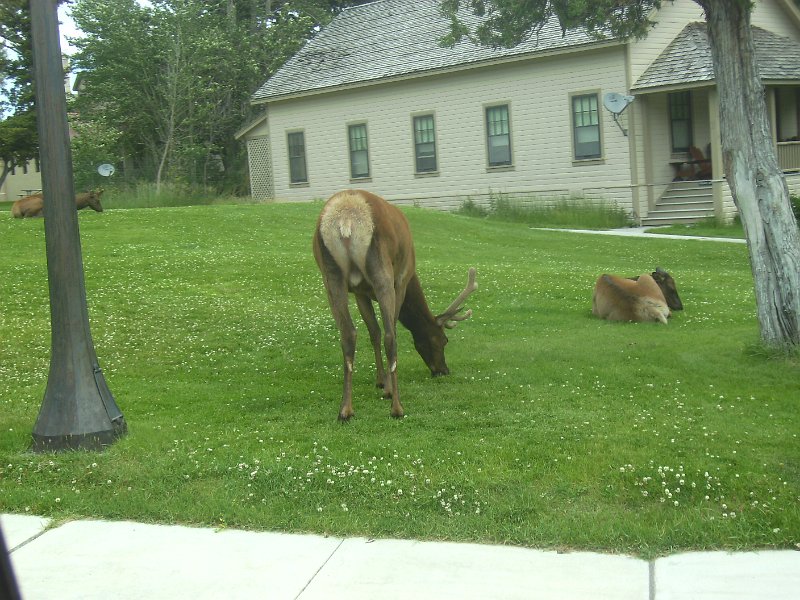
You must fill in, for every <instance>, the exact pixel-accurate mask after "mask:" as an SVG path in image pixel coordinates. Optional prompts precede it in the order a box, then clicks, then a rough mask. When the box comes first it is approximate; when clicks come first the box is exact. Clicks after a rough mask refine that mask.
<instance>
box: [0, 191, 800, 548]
mask: <svg viewBox="0 0 800 600" xmlns="http://www.w3.org/2000/svg"><path fill="white" fill-rule="evenodd" d="M320 208H321V204H320V203H309V204H300V205H297V204H292V205H290V204H284V205H249V206H244V205H241V206H203V207H182V208H152V209H139V210H107V211H106V212H104V213H102V214H97V213H92V212H89V211H82V212H81V213H79V214H80V219H79V222H80V228H81V237H82V243H83V258H84V263H85V272H86V289H87V296H88V303H89V313H90V320H91V325H92V334H93V338H94V342H95V346H96V350H97V354H98V357H99V359H100V363H101V366H102V367H103V369H104V372H105V375H106V378H107V380H108V382H109V386H110V388H111V390H112V392H113V393H114V394H115V396H116V398H117V402H118V404H119V406H120V408H121V409H122V411H123V413H124V414H125V417H126V420H127V422H128V425H129V431H130V432H129V435H128V436H127V437H125V438H123V439H121V440H120V441H118V442H117V443H116V444H114V445H113V446H111V447H110V448H108V449H107V450H106V451H104V452H100V453H89V452H72V453H64V454H45V455H39V454H32V453H31V452H30V451H29V447H30V434H31V431H32V428H33V425H34V423H35V420H36V415H37V412H38V409H39V407H40V405H41V401H42V398H43V395H44V390H45V385H46V382H47V370H48V362H49V346H50V337H49V335H50V334H49V308H48V291H47V272H46V265H45V243H44V231H43V222H42V221H41V220H14V219H11V217H10V215H6V218H0V239H2V241H3V248H4V250H3V252H2V254H0V298H2V302H3V306H2V311H0V356H2V360H1V361H0V432H1V435H0V510H2V511H3V512H18V513H30V514H38V515H47V516H50V517H54V518H55V519H69V518H73V517H84V518H95V517H96V518H105V519H132V520H140V521H146V522H157V523H183V524H192V525H204V526H217V527H236V528H248V529H257V530H281V531H296V532H316V533H320V534H331V535H336V536H346V535H360V536H367V537H400V538H421V539H443V540H458V541H470V542H483V543H503V544H517V545H523V546H534V547H540V548H556V549H588V550H600V551H604V552H625V553H632V554H635V555H639V556H655V555H662V554H665V553H669V552H674V551H679V550H688V549H723V548H724V549H753V548H795V547H796V546H797V544H798V543H800V444H799V443H798V442H799V440H798V434H799V433H800V411H799V410H798V407H799V406H800V366H798V362H797V359H796V358H789V359H787V358H774V357H769V356H766V355H764V354H763V353H761V352H759V351H758V348H759V346H758V328H757V323H756V318H755V307H754V299H753V286H752V277H751V274H750V269H749V265H748V259H747V254H746V248H745V247H744V246H743V245H739V244H725V243H714V242H702V241H696V240H672V239H664V240H660V239H631V238H616V237H612V236H592V235H580V234H572V233H566V232H554V231H552V232H551V231H539V230H533V229H531V228H530V227H529V226H527V225H525V224H515V223H504V222H498V221H491V220H490V221H487V220H481V219H473V218H469V217H463V216H457V215H452V214H443V213H439V212H435V211H427V210H423V209H411V208H409V209H405V210H406V214H407V215H408V217H409V220H410V222H411V226H412V230H413V232H414V236H415V240H416V250H417V257H418V272H419V274H420V278H421V281H422V283H423V286H424V287H425V290H426V292H427V295H428V300H429V302H430V304H431V306H432V308H433V310H434V311H437V310H443V308H444V307H445V306H446V305H447V304H449V302H450V301H451V300H452V299H453V298H454V297H455V295H456V294H457V293H458V292H459V291H460V290H461V289H462V288H463V286H464V284H465V283H466V275H467V269H468V268H469V267H470V266H475V267H477V270H478V281H479V284H480V289H479V290H478V291H477V292H475V293H474V294H473V295H472V297H471V298H470V299H469V302H468V306H469V307H471V308H472V309H473V310H474V315H473V317H472V318H471V319H470V320H468V321H465V322H463V323H461V324H459V326H458V327H457V328H456V329H453V330H452V331H451V332H450V333H449V336H450V344H449V345H448V347H447V361H448V364H449V366H450V370H451V375H450V376H449V377H445V378H438V379H431V378H430V376H429V372H428V370H427V368H426V367H425V365H424V364H423V362H422V360H421V359H420V358H419V356H418V355H417V354H416V353H415V351H414V349H413V344H412V342H411V339H410V335H409V334H408V333H407V332H406V331H405V330H402V329H401V333H400V338H399V352H400V357H399V380H400V390H401V393H402V400H403V404H404V406H405V409H406V413H407V416H406V418H405V419H402V420H399V421H398V420H394V419H391V418H390V417H389V402H388V401H387V400H384V399H382V398H381V397H380V394H379V393H378V391H377V390H376V389H375V387H374V367H373V362H374V361H373V357H372V352H371V349H370V348H369V341H368V337H367V333H366V328H365V327H364V326H363V324H361V323H360V321H357V322H358V323H359V332H360V333H359V335H360V337H359V345H358V352H357V361H356V363H357V364H356V372H355V378H354V406H355V411H356V417H355V418H354V419H353V421H352V422H351V423H350V424H348V425H341V424H339V423H338V422H337V420H336V415H337V412H338V406H339V401H340V397H341V362H342V361H341V354H340V349H339V340H338V332H337V331H336V329H335V327H334V324H333V320H332V318H331V316H330V312H329V309H328V306H327V302H326V299H325V294H324V290H323V286H322V281H321V278H320V276H319V273H318V272H317V268H316V265H315V264H314V260H313V258H312V255H311V234H312V231H313V229H314V225H315V221H316V218H317V215H318V213H319V210H320ZM656 266H661V267H663V268H665V269H667V270H669V271H670V272H671V273H673V275H674V276H675V279H676V281H677V284H678V289H679V291H680V293H681V296H682V299H683V302H684V305H685V307H686V309H685V310H684V311H683V312H680V313H677V314H675V315H674V316H673V318H672V319H671V322H670V324H669V325H667V326H663V325H657V324H624V323H609V322H605V321H600V320H597V319H595V318H593V317H592V316H591V314H590V307H591V295H592V288H593V285H594V281H595V279H596V278H597V276H598V274H600V273H602V272H613V273H619V274H624V275H636V274H639V273H642V272H647V271H651V270H653V269H655V267H656ZM351 304H352V303H351ZM353 310H354V312H355V309H353Z"/></svg>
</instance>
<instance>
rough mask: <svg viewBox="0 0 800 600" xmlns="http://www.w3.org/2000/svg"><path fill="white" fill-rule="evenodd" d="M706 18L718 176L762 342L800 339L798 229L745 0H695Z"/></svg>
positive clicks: (793, 343)
mask: <svg viewBox="0 0 800 600" xmlns="http://www.w3.org/2000/svg"><path fill="white" fill-rule="evenodd" d="M696 1H697V3H698V4H700V5H701V6H702V7H703V10H704V11H705V14H706V21H707V22H708V33H709V37H710V41H711V54H712V57H713V61H714V71H715V75H716V82H717V87H718V90H719V99H720V129H721V130H722V156H723V163H724V169H725V176H726V178H727V180H728V185H729V186H730V188H731V192H732V193H733V199H734V202H735V203H736V206H737V208H738V209H739V214H740V216H741V220H742V225H743V226H744V231H745V236H746V237H747V246H748V249H749V251H750V266H751V268H752V271H753V279H754V281H755V293H756V309H757V312H758V322H759V326H760V329H761V339H762V341H763V342H764V343H765V344H766V345H768V346H771V347H777V348H782V349H785V350H789V349H792V348H796V347H797V346H798V345H800V234H799V233H798V229H797V223H796V221H795V218H794V214H793V213H792V209H791V203H790V201H789V190H788V188H787V186H786V180H785V179H784V177H783V173H782V171H781V169H780V166H779V165H778V159H777V155H776V153H775V147H774V144H773V141H772V134H771V128H770V124H769V120H768V117H767V108H766V102H765V99H764V87H763V85H762V83H761V78H760V76H759V73H758V66H757V63H756V57H755V48H754V43H753V33H752V29H751V27H750V12H751V10H752V9H751V3H750V2H749V1H748V0H733V1H731V0H696Z"/></svg>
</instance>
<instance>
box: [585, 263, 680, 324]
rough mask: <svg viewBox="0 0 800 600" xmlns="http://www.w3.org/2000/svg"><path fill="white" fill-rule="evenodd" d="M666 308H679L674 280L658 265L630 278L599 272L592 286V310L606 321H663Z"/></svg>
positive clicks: (678, 298)
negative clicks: (649, 270)
mask: <svg viewBox="0 0 800 600" xmlns="http://www.w3.org/2000/svg"><path fill="white" fill-rule="evenodd" d="M670 309H672V310H683V303H682V302H681V299H680V297H679V296H678V289H677V287H676V286H675V280H674V279H673V278H672V276H671V275H670V274H669V273H667V272H666V271H665V270H664V269H662V268H661V267H656V270H655V271H654V272H653V273H644V274H643V275H639V276H638V277H636V278H633V279H625V278H624V277H619V276H617V275H608V274H605V273H604V274H603V275H601V276H600V277H599V278H598V280H597V283H596V284H595V287H594V296H593V297H592V314H594V315H595V316H598V317H600V318H601V319H608V320H609V321H640V322H643V321H657V322H660V323H664V324H666V323H667V318H669V316H670V314H671V313H670Z"/></svg>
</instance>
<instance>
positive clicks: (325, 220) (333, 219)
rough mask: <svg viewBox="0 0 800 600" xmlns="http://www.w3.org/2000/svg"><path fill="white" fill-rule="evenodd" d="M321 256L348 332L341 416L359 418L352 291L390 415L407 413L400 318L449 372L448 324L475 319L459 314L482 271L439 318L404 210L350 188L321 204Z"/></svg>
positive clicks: (334, 307)
mask: <svg viewBox="0 0 800 600" xmlns="http://www.w3.org/2000/svg"><path fill="white" fill-rule="evenodd" d="M314 258H315V259H316V261H317V265H318V266H319V269H320V271H321V272H322V279H323V281H324V284H325V290H326V291H327V295H328V302H329V303H330V306H331V311H332V312H333V318H334V320H335V321H336V325H337V327H338V328H339V331H340V333H341V343H342V354H343V355H344V387H343V391H342V405H341V407H340V409H339V420H340V421H348V420H349V419H350V417H352V416H353V403H352V391H353V360H354V356H355V347H356V329H355V326H354V325H353V320H352V319H351V317H350V310H349V308H348V293H352V294H354V295H355V297H356V304H357V305H358V310H359V312H360V313H361V317H362V318H363V319H364V322H365V323H366V324H367V330H368V331H369V337H370V341H371V342H372V347H373V350H374V351H375V365H376V368H377V385H378V387H383V395H384V396H385V397H387V398H388V397H391V398H392V408H391V415H392V416H393V417H396V418H400V417H402V416H403V414H404V413H403V406H402V404H400V392H399V390H398V387H397V337H396V331H397V320H398V319H399V320H400V322H401V323H402V324H403V325H404V326H405V327H406V328H407V329H408V330H409V331H411V335H412V337H413V338H414V346H415V348H416V349H417V352H418V353H419V355H420V356H421V357H422V360H424V361H425V364H426V365H428V368H430V370H431V375H432V376H434V377H436V376H439V375H447V374H448V373H449V372H450V371H449V369H448V368H447V363H446V362H445V359H444V347H445V344H447V336H446V335H445V332H444V330H445V328H452V327H455V326H456V324H457V321H463V320H464V319H466V318H468V317H469V316H470V315H471V314H472V311H471V310H468V311H467V312H465V313H463V314H458V313H459V312H460V311H461V309H462V307H463V304H464V302H465V301H466V299H467V297H468V296H469V295H470V294H471V293H472V292H473V291H475V290H476V289H477V287H478V286H477V284H476V283H475V269H474V268H472V269H470V270H469V278H468V282H467V287H466V288H465V289H464V291H463V292H461V294H460V295H459V296H458V298H456V299H455V301H454V302H453V303H452V304H451V305H450V306H449V307H448V308H447V310H445V311H444V312H443V313H442V314H440V315H437V316H434V315H433V314H432V313H431V311H430V309H429V308H428V304H427V302H426V301H425V294H424V293H423V291H422V286H421V285H420V282H419V279H418V277H417V273H416V263H415V258H414V244H413V241H412V240H411V230H410V229H409V226H408V221H407V220H406V217H405V215H404V214H403V213H402V212H401V211H400V210H399V209H398V208H397V207H395V206H393V205H392V204H389V203H388V202H387V201H386V200H384V199H383V198H381V197H379V196H376V195H375V194H372V193H370V192H367V191H364V190H345V191H342V192H338V193H336V194H334V195H333V196H331V197H330V198H329V199H328V201H327V202H326V203H325V206H324V207H323V208H322V213H321V214H320V216H319V221H318V222H317V228H316V231H315V232H314ZM373 301H377V303H378V306H379V308H380V312H381V321H382V323H383V345H384V349H385V351H386V362H387V368H386V369H384V367H383V360H382V358H381V330H380V326H379V325H378V320H377V318H376V315H375V309H374V308H373V305H372V302H373Z"/></svg>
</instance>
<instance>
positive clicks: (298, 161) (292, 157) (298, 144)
mask: <svg viewBox="0 0 800 600" xmlns="http://www.w3.org/2000/svg"><path fill="white" fill-rule="evenodd" d="M286 144H287V146H288V149H289V182H290V183H308V171H307V169H306V143H305V136H304V135H303V132H302V131H293V132H291V133H289V134H287V136H286Z"/></svg>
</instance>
